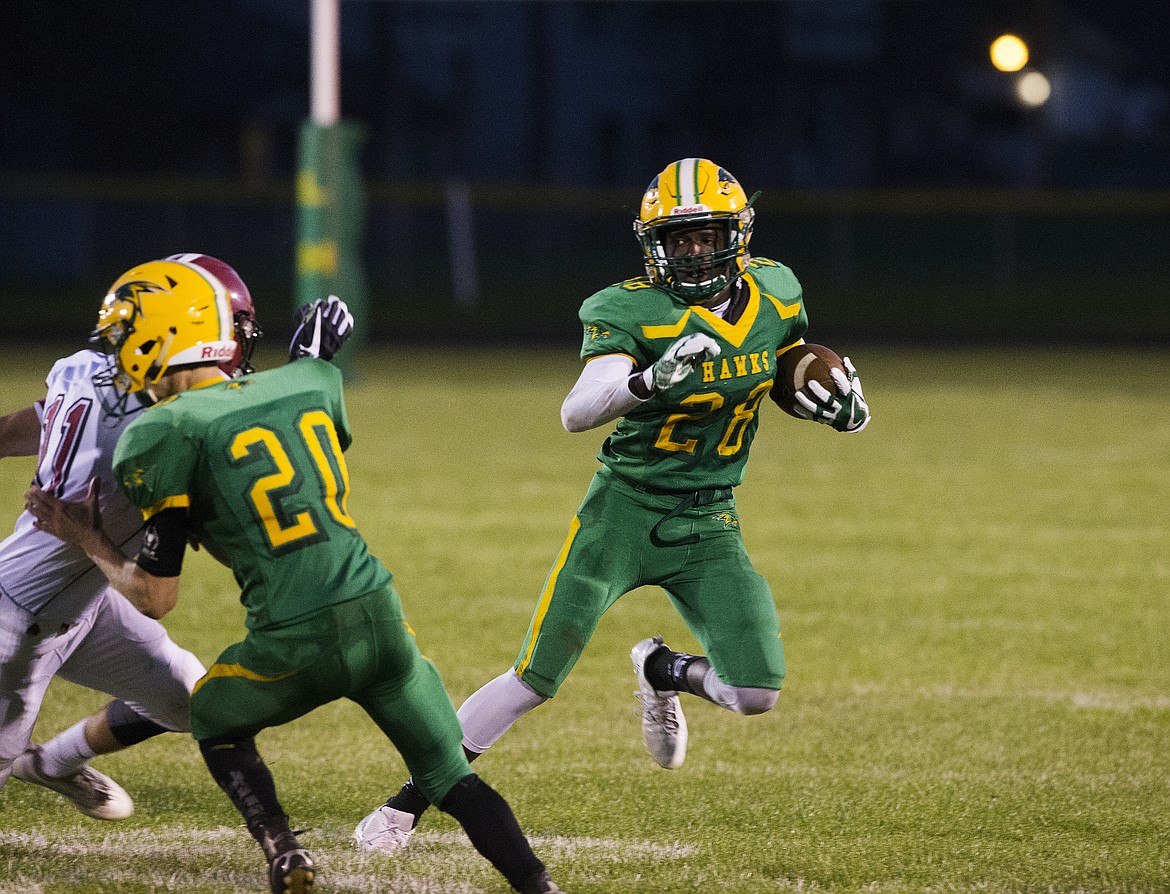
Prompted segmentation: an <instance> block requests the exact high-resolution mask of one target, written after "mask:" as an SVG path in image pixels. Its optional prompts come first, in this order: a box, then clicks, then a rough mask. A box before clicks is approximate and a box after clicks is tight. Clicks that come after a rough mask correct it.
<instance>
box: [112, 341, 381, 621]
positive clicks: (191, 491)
mask: <svg viewBox="0 0 1170 894" xmlns="http://www.w3.org/2000/svg"><path fill="white" fill-rule="evenodd" d="M350 440H351V437H350V431H349V422H348V420H347V418H346V413H345V403H344V398H343V396H342V390H341V373H340V372H339V371H338V369H337V368H336V367H335V366H333V365H332V364H330V363H326V362H325V361H323V360H313V359H302V360H297V361H296V362H294V363H290V364H288V365H287V366H283V367H281V368H279V369H274V370H270V371H267V372H261V373H254V374H252V375H249V376H244V377H243V378H239V379H233V380H231V381H216V382H215V383H212V384H210V385H208V386H205V387H197V388H193V389H191V390H189V391H185V392H183V393H182V394H179V395H177V396H175V397H173V398H171V399H168V400H165V401H162V402H161V403H159V404H158V405H157V406H154V407H151V408H150V409H149V410H148V411H146V412H145V413H143V414H142V415H141V416H139V417H138V419H136V420H135V421H134V422H133V423H131V424H130V425H129V426H128V427H127V428H126V431H125V432H123V433H122V436H121V437H120V438H119V439H118V446H117V448H116V450H115V451H114V474H115V475H116V477H117V479H118V480H119V481H120V482H121V484H122V487H123V489H124V490H125V491H126V493H127V495H128V496H129V497H130V500H131V501H132V502H133V503H134V504H135V505H137V506H138V507H140V508H141V509H142V511H143V514H144V515H145V516H146V517H147V518H149V517H150V516H152V515H153V514H155V513H156V512H159V511H161V510H163V509H166V508H169V507H172V506H185V507H187V509H188V511H189V513H190V521H191V529H192V531H193V533H194V534H195V535H196V536H197V537H198V538H199V539H200V540H201V541H203V542H207V543H209V545H210V546H212V547H214V548H216V550H217V553H218V554H219V555H224V556H226V557H227V558H228V559H229V560H230V561H231V566H232V571H233V573H234V574H235V577H236V581H237V582H238V583H239V585H240V589H241V594H240V601H241V602H242V603H243V604H244V607H245V608H246V609H247V612H248V617H247V622H246V623H247V626H248V627H249V628H250V629H255V630H261V629H264V628H265V627H268V626H270V625H273V624H282V623H285V622H288V621H291V620H294V619H296V618H299V617H302V616H304V615H307V614H309V613H311V612H315V611H318V610H319V609H321V608H323V607H325V606H327V605H330V604H333V603H339V602H344V601H346V600H349V599H353V598H355V597H357V596H361V595H362V594H364V593H369V592H371V591H373V590H376V589H378V588H379V587H382V586H384V585H386V584H388V583H389V582H390V579H391V575H390V572H388V571H387V570H386V569H385V568H384V567H383V566H382V563H381V562H379V561H378V560H377V559H376V558H375V557H373V556H372V555H370V553H369V551H368V550H367V548H366V543H365V541H364V540H363V539H362V537H361V535H360V534H359V533H358V530H357V526H356V525H355V523H354V520H353V519H352V518H351V517H350V515H349V511H348V509H347V508H346V501H347V497H348V495H349V472H348V470H347V468H346V464H345V458H344V456H343V454H342V451H344V450H345V449H346V448H348V447H349V444H350Z"/></svg>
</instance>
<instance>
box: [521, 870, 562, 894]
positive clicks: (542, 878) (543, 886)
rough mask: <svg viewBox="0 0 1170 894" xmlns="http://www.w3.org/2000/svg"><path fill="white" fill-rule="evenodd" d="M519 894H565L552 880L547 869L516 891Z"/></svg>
mask: <svg viewBox="0 0 1170 894" xmlns="http://www.w3.org/2000/svg"><path fill="white" fill-rule="evenodd" d="M516 890H517V891H519V892H520V894H565V892H564V891H562V890H561V889H560V888H558V887H557V883H556V882H554V881H553V880H552V877H551V876H550V875H549V874H548V870H547V869H542V870H540V872H538V873H537V874H536V875H534V876H533V877H532V878H530V879H529V880H528V881H526V882H525V883H524V884H523V885H521V886H520V887H519V888H517V889H516Z"/></svg>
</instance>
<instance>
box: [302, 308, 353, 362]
mask: <svg viewBox="0 0 1170 894" xmlns="http://www.w3.org/2000/svg"><path fill="white" fill-rule="evenodd" d="M294 322H295V323H296V327H297V328H296V331H295V332H294V333H293V337H292V343H291V344H290V345H289V346H288V359H289V361H290V362H291V361H293V360H299V359H300V358H302V357H320V358H321V359H322V360H332V359H333V355H334V354H336V353H337V352H338V351H340V350H341V346H342V345H343V344H345V340H346V339H347V338H349V337H350V335H352V334H353V314H351V313H350V312H349V308H348V307H347V306H346V304H345V302H344V301H342V300H341V299H340V298H338V297H337V296H336V295H330V296H329V297H328V298H318V299H317V300H316V301H314V302H312V303H310V304H304V305H302V306H301V308H300V309H299V310H298V311H297V315H296V319H295V321H294Z"/></svg>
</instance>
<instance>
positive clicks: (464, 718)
mask: <svg viewBox="0 0 1170 894" xmlns="http://www.w3.org/2000/svg"><path fill="white" fill-rule="evenodd" d="M544 701H545V698H544V696H543V695H538V694H537V693H536V692H534V691H533V690H532V689H530V688H528V686H527V685H525V683H524V682H523V681H522V680H521V679H520V678H519V677H518V676H516V672H515V671H514V670H509V671H507V672H505V673H502V674H500V675H499V676H498V677H496V678H495V679H494V680H488V682H486V683H484V684H483V685H482V686H480V687H479V689H477V690H476V691H475V692H473V693H472V694H471V696H470V697H469V698H468V699H467V701H465V702H464V703H463V706H462V707H461V708H460V709H459V711H458V714H459V724H460V725H461V726H462V727H463V747H465V748H466V749H467V750H468V751H474V752H475V753H476V754H483V753H484V752H485V751H487V750H488V748H490V747H491V746H492V745H494V744H495V743H496V741H497V740H498V739H499V738H500V736H502V735H503V734H504V733H506V732H507V731H508V729H509V728H510V727H511V726H512V724H513V723H515V722H516V721H517V720H519V719H520V718H521V717H523V716H524V715H525V714H527V713H528V712H529V711H531V710H532V709H533V708H535V707H536V706H537V705H540V704H543V703H544Z"/></svg>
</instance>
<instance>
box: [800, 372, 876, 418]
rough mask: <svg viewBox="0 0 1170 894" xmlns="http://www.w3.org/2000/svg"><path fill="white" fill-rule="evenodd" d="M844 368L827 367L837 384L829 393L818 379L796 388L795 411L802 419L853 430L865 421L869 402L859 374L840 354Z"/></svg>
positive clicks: (868, 416) (867, 415)
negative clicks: (866, 399) (832, 392)
mask: <svg viewBox="0 0 1170 894" xmlns="http://www.w3.org/2000/svg"><path fill="white" fill-rule="evenodd" d="M843 360H844V363H845V372H841V370H839V369H831V370H830V371H829V374H830V375H831V376H832V377H833V383H834V384H835V385H836V386H837V387H836V393H835V394H830V393H829V390H828V389H827V388H825V387H824V386H823V385H822V384H821V383H820V382H815V381H813V382H809V383H808V385H807V386H805V388H804V389H803V390H801V391H798V392H796V407H795V412H796V413H798V414H799V415H801V416H803V417H804V418H805V419H812V420H814V421H816V422H821V423H824V424H825V425H830V426H832V427H833V428H835V429H836V430H837V431H842V432H846V433H847V434H855V433H857V432H859V431H861V430H862V429H863V428H865V427H866V426H867V425H869V418H870V414H869V404H867V403H866V402H865V394H864V393H863V392H862V390H861V377H860V376H858V375H857V369H856V368H855V367H854V366H853V363H852V362H851V361H850V360H849V358H848V357H845V358H843Z"/></svg>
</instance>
